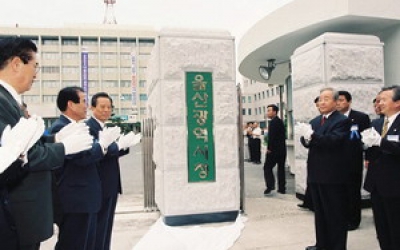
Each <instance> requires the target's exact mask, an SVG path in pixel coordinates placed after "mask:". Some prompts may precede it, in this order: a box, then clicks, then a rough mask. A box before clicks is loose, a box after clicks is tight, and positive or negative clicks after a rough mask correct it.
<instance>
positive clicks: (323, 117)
mask: <svg viewBox="0 0 400 250" xmlns="http://www.w3.org/2000/svg"><path fill="white" fill-rule="evenodd" d="M325 121H326V117H325V116H324V115H323V116H322V118H321V126H322V125H324V123H325Z"/></svg>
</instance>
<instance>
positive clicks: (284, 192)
mask: <svg viewBox="0 0 400 250" xmlns="http://www.w3.org/2000/svg"><path fill="white" fill-rule="evenodd" d="M278 193H281V194H286V190H278Z"/></svg>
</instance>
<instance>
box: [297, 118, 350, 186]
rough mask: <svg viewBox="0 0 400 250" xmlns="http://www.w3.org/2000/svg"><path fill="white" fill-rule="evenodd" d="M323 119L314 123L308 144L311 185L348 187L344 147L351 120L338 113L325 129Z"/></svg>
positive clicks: (312, 122) (308, 169)
mask: <svg viewBox="0 0 400 250" xmlns="http://www.w3.org/2000/svg"><path fill="white" fill-rule="evenodd" d="M321 119H322V115H319V116H317V117H316V118H314V119H313V120H311V121H310V124H311V127H312V129H313V130H314V133H313V135H312V139H311V141H310V142H309V143H308V144H305V143H304V140H301V142H302V143H303V145H304V146H306V147H308V148H309V150H308V159H307V182H309V183H318V184H344V183H346V182H347V180H348V177H349V172H348V168H347V167H346V164H345V163H346V157H344V155H345V147H343V145H344V143H345V142H346V140H347V138H348V134H349V131H350V125H351V124H350V120H349V119H348V118H347V117H346V116H344V115H342V114H340V113H339V112H338V111H334V112H333V113H332V114H331V115H330V116H329V118H328V119H327V120H326V121H325V123H324V125H321Z"/></svg>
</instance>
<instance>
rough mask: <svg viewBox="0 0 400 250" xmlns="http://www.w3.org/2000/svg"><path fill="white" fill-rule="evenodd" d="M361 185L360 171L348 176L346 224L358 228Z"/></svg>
mask: <svg viewBox="0 0 400 250" xmlns="http://www.w3.org/2000/svg"><path fill="white" fill-rule="evenodd" d="M361 185H362V169H361V170H360V171H359V172H352V173H351V174H350V181H349V183H348V184H347V194H348V197H349V198H348V202H349V206H348V224H349V225H352V226H356V227H358V226H359V225H360V222H361Z"/></svg>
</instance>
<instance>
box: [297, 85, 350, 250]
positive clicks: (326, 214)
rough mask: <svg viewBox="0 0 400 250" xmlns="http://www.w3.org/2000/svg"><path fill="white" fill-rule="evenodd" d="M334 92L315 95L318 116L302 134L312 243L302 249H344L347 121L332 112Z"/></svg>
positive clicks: (345, 239)
mask: <svg viewBox="0 0 400 250" xmlns="http://www.w3.org/2000/svg"><path fill="white" fill-rule="evenodd" d="M337 99H338V93H337V92H336V91H335V90H334V89H332V88H324V89H322V90H321V92H320V96H319V109H320V113H321V115H319V116H317V117H315V118H314V119H313V120H311V121H310V125H311V126H309V127H307V131H305V132H304V133H303V134H302V137H303V140H301V141H302V143H303V145H304V146H305V147H308V148H309V151H308V159H307V183H308V188H309V189H310V192H311V196H312V200H313V204H314V211H315V213H314V216H315V232H316V244H315V246H309V247H307V248H306V250H321V249H329V250H345V249H346V244H347V203H346V201H347V180H348V176H349V173H348V169H347V165H346V158H345V157H343V156H344V155H345V153H346V152H345V148H344V147H343V144H344V143H345V142H346V140H348V135H349V131H350V125H351V124H350V120H349V119H348V118H347V117H346V116H344V115H342V114H340V113H339V112H338V111H337V110H336V101H337Z"/></svg>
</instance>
